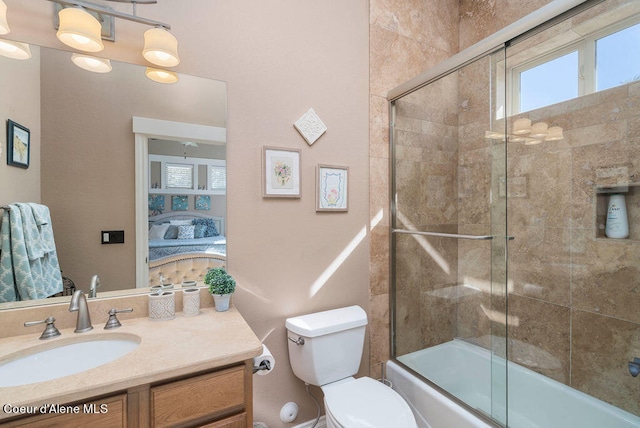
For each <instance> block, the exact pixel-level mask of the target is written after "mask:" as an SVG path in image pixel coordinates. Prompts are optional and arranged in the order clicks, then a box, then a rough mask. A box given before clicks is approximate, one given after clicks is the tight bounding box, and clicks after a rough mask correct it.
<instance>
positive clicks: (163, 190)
mask: <svg viewBox="0 0 640 428" xmlns="http://www.w3.org/2000/svg"><path fill="white" fill-rule="evenodd" d="M153 162H157V163H159V164H160V174H161V177H160V187H159V188H153V187H151V186H152V179H151V173H152V167H151V165H152V163H153ZM167 164H170V165H188V166H192V168H193V170H192V171H193V183H192V186H193V187H192V188H178V187H171V188H167V176H166V174H167V169H166V165H167ZM200 166H205V167H206V171H207V173H206V175H207V176H206V178H205V179H206V183H204V186H205V188H204V189H199V187H200V186H202V184H203V183H200V182H199V181H200V178H199V176H200V174H199V172H198V171H199V167H200ZM211 168H216V169H221V168H223V169H224V170H225V188H213V185H212V183H211V182H210V181H211V180H210V177H211ZM226 168H227V162H226V160H224V159H205V158H192V157H184V156H168V155H155V154H149V168H148V169H149V193H153V194H173V195H226V193H227V189H226Z"/></svg>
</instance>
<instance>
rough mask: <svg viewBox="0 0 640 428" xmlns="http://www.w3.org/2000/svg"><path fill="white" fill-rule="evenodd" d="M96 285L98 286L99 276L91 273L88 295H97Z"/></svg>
mask: <svg viewBox="0 0 640 428" xmlns="http://www.w3.org/2000/svg"><path fill="white" fill-rule="evenodd" d="M98 287H100V277H99V276H98V275H93V276H92V277H91V285H90V286H89V297H96V296H97V295H98Z"/></svg>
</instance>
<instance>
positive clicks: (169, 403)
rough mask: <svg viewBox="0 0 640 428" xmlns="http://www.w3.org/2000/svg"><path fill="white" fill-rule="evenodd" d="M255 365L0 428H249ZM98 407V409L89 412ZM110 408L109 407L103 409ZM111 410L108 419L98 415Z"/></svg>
mask: <svg viewBox="0 0 640 428" xmlns="http://www.w3.org/2000/svg"><path fill="white" fill-rule="evenodd" d="M252 375H253V362H252V361H251V360H248V361H245V362H241V363H239V364H236V365H232V366H227V367H223V368H219V369H215V370H211V371H206V372H201V373H197V374H193V375H188V376H184V377H181V378H178V379H170V380H166V381H161V382H158V383H153V384H150V385H141V386H139V387H135V388H130V389H129V390H127V391H125V392H123V393H120V394H116V395H112V396H109V397H103V398H100V399H93V398H91V399H87V400H85V401H82V402H81V403H75V404H76V405H79V406H80V408H81V409H85V407H84V406H85V404H88V407H86V409H96V411H95V412H93V413H86V412H80V413H78V414H56V415H48V414H47V415H37V416H27V417H24V418H20V419H17V420H12V421H9V422H4V423H3V422H0V426H1V427H18V426H19V427H29V428H40V427H42V428H45V427H46V428H52V427H60V428H67V427H74V426H75V427H85V426H87V427H91V428H101V427H104V428H116V427H123V428H147V427H149V428H164V427H172V428H189V427H208V428H245V427H251V426H252V420H253V411H252V409H253V400H252V395H253V388H252ZM91 404H95V406H91ZM104 405H106V407H101V406H104ZM101 408H102V409H104V408H108V411H107V412H105V413H100V409H101Z"/></svg>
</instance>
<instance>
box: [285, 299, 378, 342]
mask: <svg viewBox="0 0 640 428" xmlns="http://www.w3.org/2000/svg"><path fill="white" fill-rule="evenodd" d="M363 325H367V313H366V312H365V311H364V309H362V308H361V307H360V306H357V305H354V306H349V307H346V308H340V309H331V310H329V311H324V312H316V313H313V314H308V315H301V316H299V317H294V318H288V319H287V321H286V322H285V326H286V327H287V330H289V331H290V332H292V333H295V334H299V335H300V336H305V337H316V336H322V335H325V334H329V333H334V332H336V331H342V330H348V329H350V328H355V327H361V326H363Z"/></svg>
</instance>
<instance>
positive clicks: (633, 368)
mask: <svg viewBox="0 0 640 428" xmlns="http://www.w3.org/2000/svg"><path fill="white" fill-rule="evenodd" d="M629 373H631V376H633V377H637V376H638V375H639V374H640V358H634V359H633V361H629Z"/></svg>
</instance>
